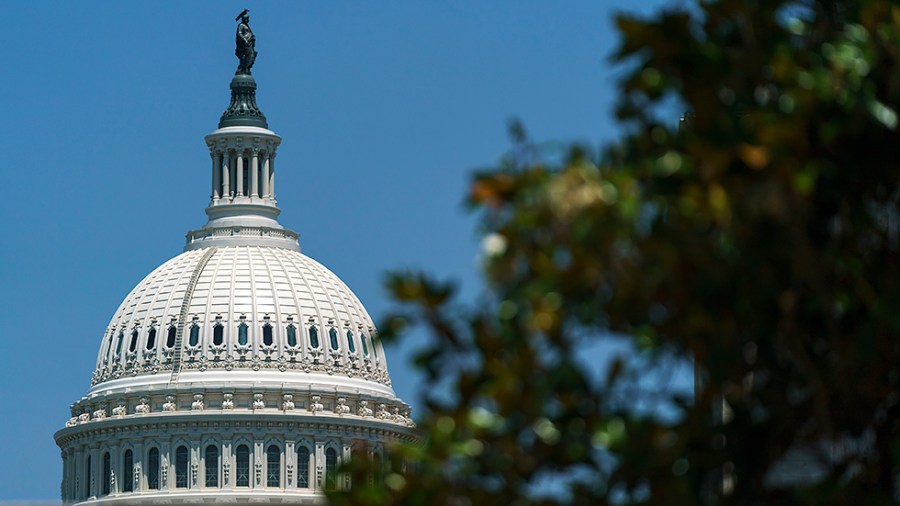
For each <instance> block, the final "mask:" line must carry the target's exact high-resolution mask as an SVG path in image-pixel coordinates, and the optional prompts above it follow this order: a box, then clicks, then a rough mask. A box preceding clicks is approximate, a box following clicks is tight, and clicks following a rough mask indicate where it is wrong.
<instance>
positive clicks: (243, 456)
mask: <svg viewBox="0 0 900 506" xmlns="http://www.w3.org/2000/svg"><path fill="white" fill-rule="evenodd" d="M234 455H235V460H236V464H237V466H236V470H235V473H234V478H235V483H236V485H237V486H239V487H249V486H250V448H248V447H247V445H240V446H238V447H237V449H236V450H235V452H234Z"/></svg>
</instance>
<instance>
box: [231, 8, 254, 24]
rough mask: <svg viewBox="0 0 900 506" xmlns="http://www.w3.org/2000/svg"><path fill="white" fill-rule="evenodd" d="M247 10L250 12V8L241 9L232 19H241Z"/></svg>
mask: <svg viewBox="0 0 900 506" xmlns="http://www.w3.org/2000/svg"><path fill="white" fill-rule="evenodd" d="M249 12H250V9H244V10H242V11H241V13H240V14H238V15H237V17H236V18H234V20H235V21H237V20H239V19H241V18H242V17H244V16H246V15H247V14H248V13H249Z"/></svg>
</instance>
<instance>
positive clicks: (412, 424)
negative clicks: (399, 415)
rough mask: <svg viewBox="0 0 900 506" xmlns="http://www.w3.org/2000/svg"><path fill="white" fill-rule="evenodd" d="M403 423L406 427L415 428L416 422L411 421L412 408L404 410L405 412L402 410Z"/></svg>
mask: <svg viewBox="0 0 900 506" xmlns="http://www.w3.org/2000/svg"><path fill="white" fill-rule="evenodd" d="M403 423H404V424H405V425H406V426H407V427H415V426H416V422H414V421H413V419H412V408H406V409H405V410H403Z"/></svg>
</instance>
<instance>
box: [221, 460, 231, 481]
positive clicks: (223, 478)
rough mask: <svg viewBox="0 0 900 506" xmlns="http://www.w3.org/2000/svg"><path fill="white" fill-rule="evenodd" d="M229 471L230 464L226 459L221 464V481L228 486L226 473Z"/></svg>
mask: <svg viewBox="0 0 900 506" xmlns="http://www.w3.org/2000/svg"><path fill="white" fill-rule="evenodd" d="M229 471H231V464H229V463H228V461H227V460H226V461H225V462H224V463H223V464H222V483H223V484H224V485H225V486H228V473H229Z"/></svg>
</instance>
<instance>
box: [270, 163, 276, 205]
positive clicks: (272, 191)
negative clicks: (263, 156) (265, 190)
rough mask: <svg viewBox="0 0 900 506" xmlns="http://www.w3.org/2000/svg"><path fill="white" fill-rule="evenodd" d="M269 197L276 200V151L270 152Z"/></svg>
mask: <svg viewBox="0 0 900 506" xmlns="http://www.w3.org/2000/svg"><path fill="white" fill-rule="evenodd" d="M269 197H270V198H271V199H272V200H275V152H274V151H273V152H272V153H271V154H269Z"/></svg>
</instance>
